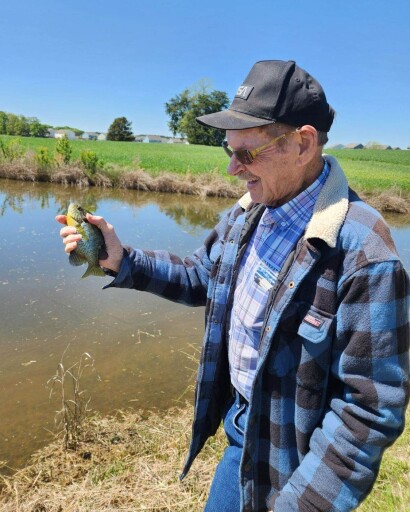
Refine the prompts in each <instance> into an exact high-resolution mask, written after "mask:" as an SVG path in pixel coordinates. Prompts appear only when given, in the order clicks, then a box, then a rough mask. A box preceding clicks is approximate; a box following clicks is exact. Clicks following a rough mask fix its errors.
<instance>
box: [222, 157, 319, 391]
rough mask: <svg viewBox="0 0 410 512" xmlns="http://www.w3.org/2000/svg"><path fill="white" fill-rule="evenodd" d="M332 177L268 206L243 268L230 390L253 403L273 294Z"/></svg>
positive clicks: (235, 309) (235, 316)
mask: <svg viewBox="0 0 410 512" xmlns="http://www.w3.org/2000/svg"><path fill="white" fill-rule="evenodd" d="M328 175H329V165H328V164H327V163H325V165H324V167H323V171H322V172H321V174H320V175H319V177H318V178H317V179H316V180H315V181H314V182H313V183H312V184H311V185H310V186H309V187H308V188H307V189H305V190H303V191H302V192H301V193H300V194H299V195H298V196H296V197H295V198H293V199H292V200H291V201H289V202H287V203H286V204H284V205H283V206H280V207H278V208H273V207H267V209H266V211H265V213H264V214H263V215H262V217H261V220H260V222H259V225H258V227H257V229H256V230H255V231H254V233H253V235H252V238H251V240H250V243H249V245H248V247H247V249H246V252H245V254H244V256H243V258H242V260H241V263H240V270H239V274H238V280H237V285H236V288H235V294H234V302H233V308H232V314H231V317H230V320H229V319H228V321H230V331H229V368H230V374H231V382H232V385H233V386H234V387H235V389H237V390H238V391H239V393H241V395H242V396H244V397H245V398H247V399H248V400H249V398H250V395H251V389H252V383H253V380H254V377H255V372H256V365H257V361H258V345H259V340H260V338H261V329H262V324H263V320H264V318H265V312H266V304H267V301H268V296H269V292H270V290H271V288H272V286H273V285H274V284H275V281H276V278H277V276H278V274H279V271H280V270H281V268H282V266H283V264H284V262H285V260H286V258H287V257H288V255H289V254H290V252H291V251H292V249H293V248H294V247H295V245H296V243H297V241H298V240H299V239H300V237H301V236H302V234H303V233H304V231H305V229H306V226H307V224H308V222H309V220H310V218H311V217H312V213H313V208H314V205H315V202H316V199H317V197H318V195H319V192H320V191H321V189H322V186H323V184H324V183H325V181H326V179H327V177H328Z"/></svg>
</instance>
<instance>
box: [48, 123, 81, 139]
mask: <svg viewBox="0 0 410 512" xmlns="http://www.w3.org/2000/svg"><path fill="white" fill-rule="evenodd" d="M53 128H54V130H70V131H72V132H74V133H75V135H76V136H77V137H81V135H82V134H83V133H84V130H80V129H79V128H72V127H71V126H54V127H53Z"/></svg>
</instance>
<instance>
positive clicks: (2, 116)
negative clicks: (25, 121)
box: [0, 111, 8, 135]
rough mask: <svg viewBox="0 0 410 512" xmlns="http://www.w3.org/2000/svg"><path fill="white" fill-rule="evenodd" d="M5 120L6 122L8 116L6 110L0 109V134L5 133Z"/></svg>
mask: <svg viewBox="0 0 410 512" xmlns="http://www.w3.org/2000/svg"><path fill="white" fill-rule="evenodd" d="M7 122H8V116H7V114H6V112H2V111H0V134H1V135H6V133H7Z"/></svg>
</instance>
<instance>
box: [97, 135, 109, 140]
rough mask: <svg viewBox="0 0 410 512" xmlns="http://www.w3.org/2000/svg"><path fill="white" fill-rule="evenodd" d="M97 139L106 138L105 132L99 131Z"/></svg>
mask: <svg viewBox="0 0 410 512" xmlns="http://www.w3.org/2000/svg"><path fill="white" fill-rule="evenodd" d="M97 140H107V134H106V133H100V135H98V137H97Z"/></svg>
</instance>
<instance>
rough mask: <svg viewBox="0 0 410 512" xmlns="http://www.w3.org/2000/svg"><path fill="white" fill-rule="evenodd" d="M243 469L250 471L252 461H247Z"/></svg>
mask: <svg viewBox="0 0 410 512" xmlns="http://www.w3.org/2000/svg"><path fill="white" fill-rule="evenodd" d="M243 469H244V470H245V471H246V472H247V473H249V471H250V470H251V469H252V463H251V462H247V463H246V464H245V466H244V467H243Z"/></svg>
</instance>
